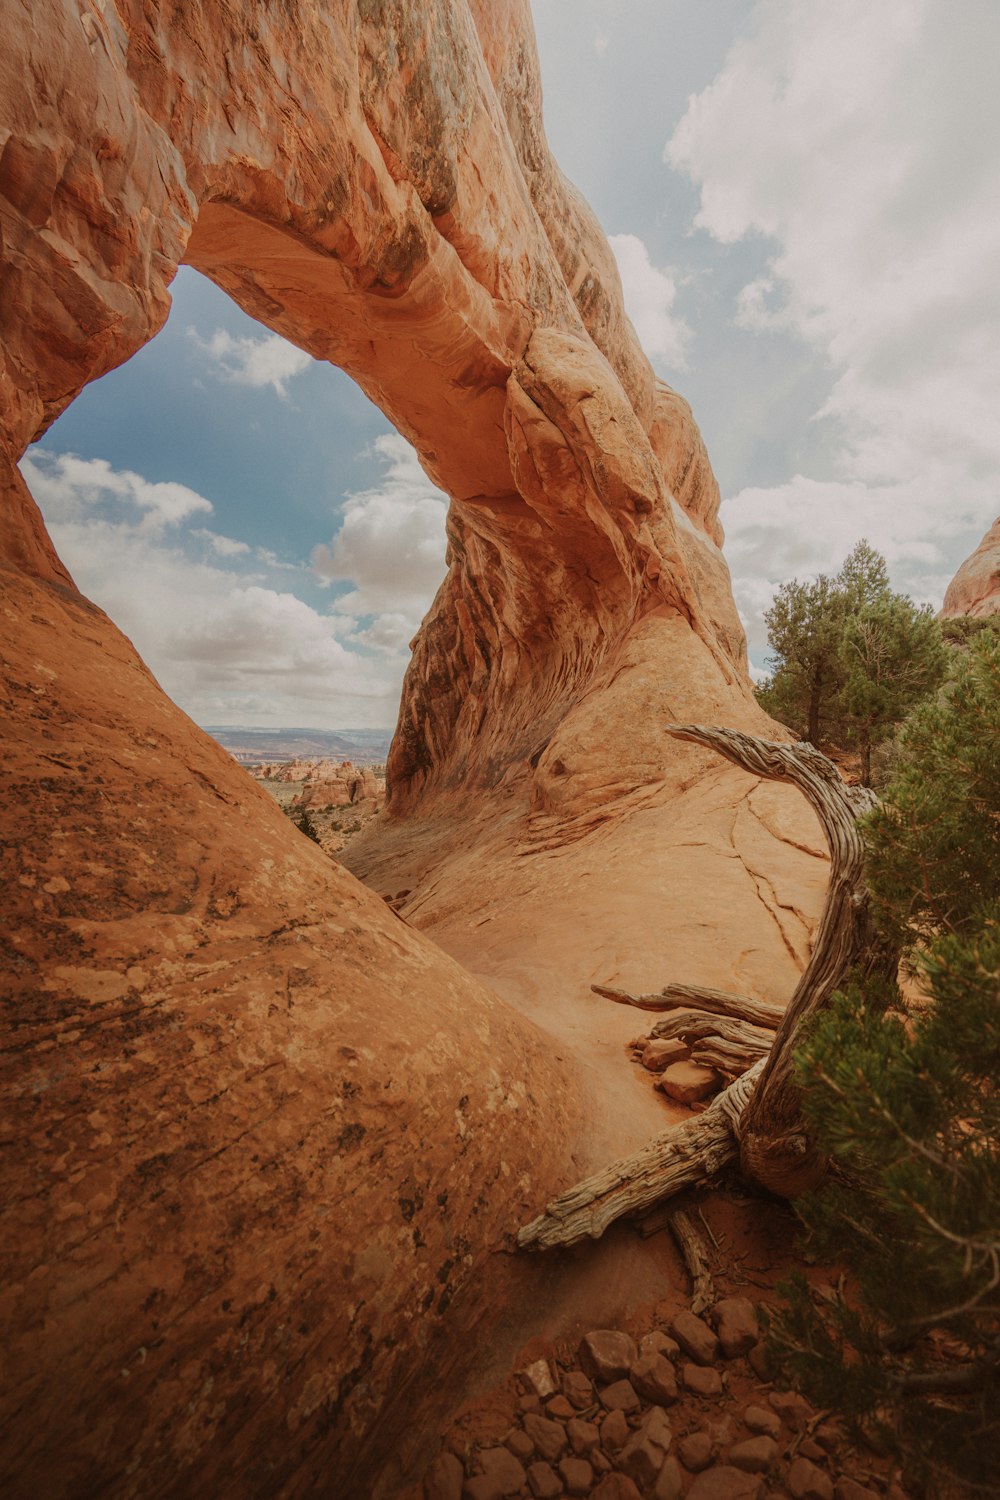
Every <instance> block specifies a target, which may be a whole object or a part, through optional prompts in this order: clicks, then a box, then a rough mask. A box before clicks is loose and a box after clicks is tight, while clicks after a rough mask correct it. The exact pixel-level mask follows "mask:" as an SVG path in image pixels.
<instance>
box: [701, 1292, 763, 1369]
mask: <svg viewBox="0 0 1000 1500" xmlns="http://www.w3.org/2000/svg"><path fill="white" fill-rule="evenodd" d="M712 1322H713V1323H714V1324H715V1332H716V1334H717V1335H718V1339H719V1345H720V1347H721V1349H722V1353H723V1355H724V1356H725V1358H726V1359H737V1358H738V1357H739V1356H740V1355H741V1354H749V1352H750V1350H751V1349H752V1348H753V1347H754V1345H755V1344H756V1343H757V1341H758V1339H759V1338H760V1327H759V1325H758V1322H757V1313H756V1311H755V1309H754V1305H753V1303H752V1302H751V1301H749V1299H748V1298H746V1297H723V1299H722V1300H721V1301H720V1302H717V1303H716V1304H715V1306H714V1307H713V1309H712Z"/></svg>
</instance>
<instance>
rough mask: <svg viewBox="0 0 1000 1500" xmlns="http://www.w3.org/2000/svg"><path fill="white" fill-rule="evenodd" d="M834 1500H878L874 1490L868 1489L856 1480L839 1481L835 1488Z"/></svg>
mask: <svg viewBox="0 0 1000 1500" xmlns="http://www.w3.org/2000/svg"><path fill="white" fill-rule="evenodd" d="M833 1500H878V1496H877V1495H876V1493H875V1491H874V1490H869V1489H866V1488H865V1486H864V1485H863V1484H858V1482H857V1480H856V1479H846V1478H844V1479H838V1480H837V1481H836V1482H835V1484H834V1486H833Z"/></svg>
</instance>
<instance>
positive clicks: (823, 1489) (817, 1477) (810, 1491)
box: [785, 1458, 833, 1500]
mask: <svg viewBox="0 0 1000 1500" xmlns="http://www.w3.org/2000/svg"><path fill="white" fill-rule="evenodd" d="M785 1483H786V1484H787V1486H788V1493H789V1494H790V1495H791V1496H792V1497H793V1500H833V1480H832V1479H831V1478H830V1476H829V1474H826V1473H824V1472H823V1470H822V1469H821V1468H819V1467H818V1466H817V1465H816V1464H814V1463H813V1462H812V1460H811V1459H808V1458H796V1459H794V1460H793V1461H792V1463H791V1465H790V1467H789V1470H788V1475H787V1477H786V1479H785Z"/></svg>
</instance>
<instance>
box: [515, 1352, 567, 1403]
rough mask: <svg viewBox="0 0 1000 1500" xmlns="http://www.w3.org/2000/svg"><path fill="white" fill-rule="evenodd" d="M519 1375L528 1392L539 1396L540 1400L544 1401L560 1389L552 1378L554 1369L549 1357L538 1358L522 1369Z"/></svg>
mask: <svg viewBox="0 0 1000 1500" xmlns="http://www.w3.org/2000/svg"><path fill="white" fill-rule="evenodd" d="M519 1375H520V1379H521V1382H522V1383H523V1385H524V1386H525V1391H526V1394H527V1395H531V1396H537V1397H538V1398H539V1400H540V1401H544V1400H545V1399H546V1397H548V1396H554V1395H555V1393H556V1390H557V1389H558V1387H557V1386H556V1383H555V1381H554V1380H553V1379H552V1371H551V1369H550V1368H549V1362H548V1360H547V1359H536V1360H535V1361H534V1363H533V1364H530V1365H527V1366H526V1367H525V1368H524V1369H523V1370H521V1371H520V1372H519Z"/></svg>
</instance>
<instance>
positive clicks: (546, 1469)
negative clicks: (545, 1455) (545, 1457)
mask: <svg viewBox="0 0 1000 1500" xmlns="http://www.w3.org/2000/svg"><path fill="white" fill-rule="evenodd" d="M528 1485H529V1488H530V1489H531V1493H532V1494H533V1495H534V1496H535V1500H555V1497H556V1495H561V1494H562V1492H563V1487H562V1480H561V1479H560V1478H559V1475H558V1474H557V1473H556V1471H555V1469H553V1468H552V1466H551V1464H546V1463H541V1462H539V1463H537V1464H532V1465H531V1468H530V1469H529V1470H528Z"/></svg>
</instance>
